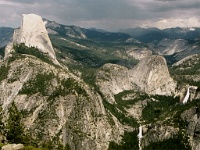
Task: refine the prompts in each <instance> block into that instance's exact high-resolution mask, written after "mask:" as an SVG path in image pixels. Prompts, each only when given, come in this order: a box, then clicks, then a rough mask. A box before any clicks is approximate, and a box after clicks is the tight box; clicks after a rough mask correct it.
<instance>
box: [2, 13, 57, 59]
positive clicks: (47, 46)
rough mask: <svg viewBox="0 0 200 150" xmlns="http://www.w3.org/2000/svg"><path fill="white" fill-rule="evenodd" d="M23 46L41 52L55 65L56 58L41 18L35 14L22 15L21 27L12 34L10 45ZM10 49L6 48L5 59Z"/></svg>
mask: <svg viewBox="0 0 200 150" xmlns="http://www.w3.org/2000/svg"><path fill="white" fill-rule="evenodd" d="M21 43H23V44H25V45H26V46H27V47H36V48H38V49H39V50H40V51H41V52H43V53H46V54H47V55H48V56H49V57H50V58H51V59H52V60H53V61H55V62H56V63H58V62H57V60H56V56H55V51H54V49H53V46H52V44H51V41H50V39H49V36H48V33H47V30H46V28H45V24H44V22H43V20H42V18H41V17H40V16H38V15H35V14H28V15H26V14H23V19H22V23H21V27H20V28H19V29H16V30H15V31H14V34H13V38H12V43H10V44H9V45H15V44H21ZM11 50H12V49H11V48H10V47H9V46H8V47H7V49H6V52H5V53H6V55H5V57H7V56H8V55H9V54H10V51H11Z"/></svg>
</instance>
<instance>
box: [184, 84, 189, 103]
mask: <svg viewBox="0 0 200 150" xmlns="http://www.w3.org/2000/svg"><path fill="white" fill-rule="evenodd" d="M189 97H190V88H189V87H188V89H187V93H186V95H185V98H184V99H183V104H186V103H187V102H188V99H189Z"/></svg>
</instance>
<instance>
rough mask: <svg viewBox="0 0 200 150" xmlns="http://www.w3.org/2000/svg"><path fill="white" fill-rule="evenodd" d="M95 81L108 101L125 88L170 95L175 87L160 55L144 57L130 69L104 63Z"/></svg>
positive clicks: (111, 100)
mask: <svg viewBox="0 0 200 150" xmlns="http://www.w3.org/2000/svg"><path fill="white" fill-rule="evenodd" d="M96 83H97V85H98V86H99V88H100V90H101V91H102V92H103V93H104V94H105V95H106V96H107V97H108V98H109V99H110V102H113V96H112V95H115V94H118V93H120V92H122V91H125V90H138V89H139V90H140V91H143V92H146V93H147V94H153V95H154V94H158V95H172V94H174V93H175V88H176V82H175V81H174V80H173V79H172V78H171V77H170V74H169V71H168V67H167V64H166V61H165V59H164V57H162V56H148V57H145V58H143V59H142V60H141V61H140V62H139V63H138V65H136V66H135V67H134V68H132V69H130V70H128V69H127V68H126V67H122V66H119V65H114V64H106V65H104V66H103V67H102V68H101V69H100V70H99V71H98V72H97V78H96Z"/></svg>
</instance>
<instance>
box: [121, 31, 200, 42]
mask: <svg viewBox="0 0 200 150" xmlns="http://www.w3.org/2000/svg"><path fill="white" fill-rule="evenodd" d="M120 32H123V33H127V34H129V35H131V36H132V37H133V38H135V39H137V40H139V41H141V42H145V43H154V44H158V43H159V42H160V41H161V40H163V39H165V38H167V39H171V40H174V39H184V40H190V41H191V42H192V40H193V39H196V38H199V37H200V28H192V29H191V28H180V27H177V28H169V29H164V30H161V29H158V28H133V29H124V30H120Z"/></svg>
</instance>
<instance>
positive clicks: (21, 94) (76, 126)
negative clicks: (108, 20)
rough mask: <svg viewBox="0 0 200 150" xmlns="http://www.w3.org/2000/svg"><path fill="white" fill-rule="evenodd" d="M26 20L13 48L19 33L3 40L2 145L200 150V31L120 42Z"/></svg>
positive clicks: (131, 32)
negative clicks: (14, 123)
mask: <svg viewBox="0 0 200 150" xmlns="http://www.w3.org/2000/svg"><path fill="white" fill-rule="evenodd" d="M22 20H23V21H22V22H23V23H22V25H21V27H20V28H18V29H15V30H14V34H13V35H12V36H13V37H12V38H11V33H12V32H13V29H9V30H8V29H4V28H1V30H0V35H1V36H0V37H3V38H0V48H1V49H0V56H1V57H0V93H1V94H0V106H1V107H0V110H1V111H0V119H1V120H0V126H1V130H0V143H3V145H4V144H6V143H16V144H18V143H22V144H24V145H25V148H27V147H30V149H31V148H32V149H34V148H38V149H41V150H42V149H44V150H45V149H50V150H51V149H52V150H53V149H57V150H69V149H71V150H79V149H82V150H88V149H91V150H93V149H94V150H106V149H108V150H141V149H142V150H171V149H173V150H180V149H181V150H198V149H199V148H200V109H199V108H200V47H199V42H200V38H199V28H195V29H194V30H190V29H189V28H188V29H186V28H170V29H164V30H160V29H154V28H149V29H143V28H139V29H137V28H135V29H127V30H123V31H120V32H118V33H113V32H108V31H104V30H98V29H94V28H90V29H85V28H81V27H77V26H67V25H62V24H59V23H56V22H54V21H49V20H47V19H42V18H41V17H40V16H38V15H34V14H28V15H24V16H23V19H22ZM30 20H34V22H32V21H30ZM5 33H6V34H5ZM2 39H3V40H2ZM8 39H9V40H8ZM10 39H11V40H10ZM188 88H189V89H190V90H189V91H188ZM187 91H188V93H189V98H188V99H187V102H184V103H183V100H184V98H185V96H186V93H187ZM12 111H14V112H15V113H14V114H16V116H17V117H18V119H16V118H14V119H16V122H18V124H17V125H16V126H19V128H20V130H19V132H16V133H15V132H14V131H16V130H15V129H13V128H14V127H12V124H13V123H11V121H12V119H10V118H11V117H13V116H12V115H13V114H12ZM11 133H13V134H14V135H12V134H11ZM139 133H140V134H139ZM10 134H11V136H10ZM16 137H18V138H16ZM3 139H6V140H5V141H4V140H3ZM16 139H17V140H16ZM0 146H1V145H0ZM27 149H28V148H27Z"/></svg>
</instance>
